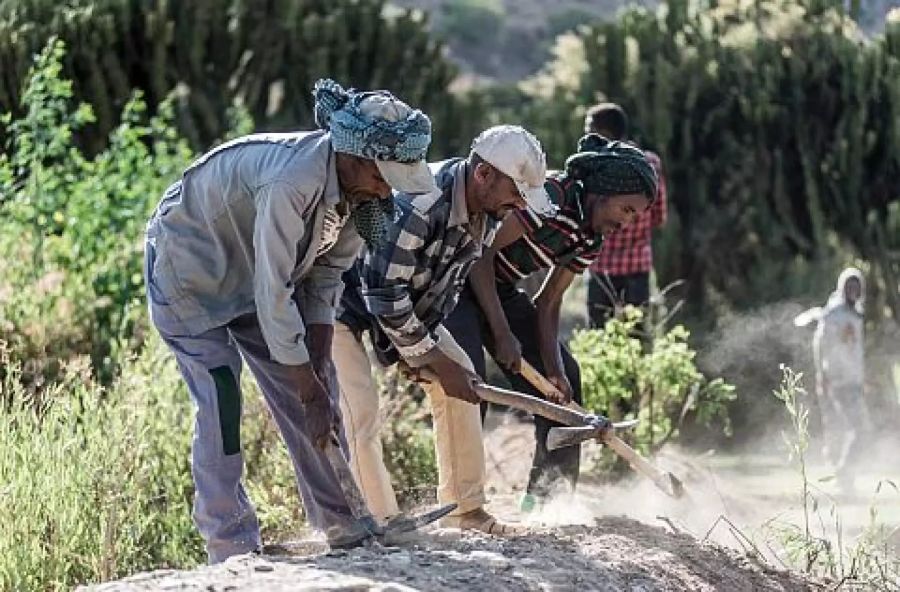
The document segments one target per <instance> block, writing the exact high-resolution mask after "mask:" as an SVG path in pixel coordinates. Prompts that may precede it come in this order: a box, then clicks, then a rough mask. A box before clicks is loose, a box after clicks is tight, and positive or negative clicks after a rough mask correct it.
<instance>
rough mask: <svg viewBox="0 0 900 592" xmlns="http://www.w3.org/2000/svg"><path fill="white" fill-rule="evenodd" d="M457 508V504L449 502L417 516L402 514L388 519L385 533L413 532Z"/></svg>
mask: <svg viewBox="0 0 900 592" xmlns="http://www.w3.org/2000/svg"><path fill="white" fill-rule="evenodd" d="M455 509H456V504H447V505H445V506H440V507H438V508H435V509H433V510H429V511H427V512H423V513H421V514H417V515H415V516H406V515H403V514H401V515H399V516H397V517H395V518H393V519H391V520H390V521H388V523H387V525H386V526H385V527H384V532H385V534H399V533H403V532H411V531H413V530H416V529H418V528H422V527H423V526H427V525H429V524H431V523H432V522H434V521H436V520H440V519H441V518H443V517H444V516H446V515H447V514H449V513H450V512H452V511H453V510H455Z"/></svg>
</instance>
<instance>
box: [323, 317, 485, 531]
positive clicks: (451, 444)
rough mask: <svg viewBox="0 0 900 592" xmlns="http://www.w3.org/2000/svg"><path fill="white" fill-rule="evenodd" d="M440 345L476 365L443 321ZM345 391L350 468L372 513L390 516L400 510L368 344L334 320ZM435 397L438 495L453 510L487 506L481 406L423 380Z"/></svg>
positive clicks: (336, 354)
mask: <svg viewBox="0 0 900 592" xmlns="http://www.w3.org/2000/svg"><path fill="white" fill-rule="evenodd" d="M437 334H438V338H439V341H438V347H440V348H441V350H442V351H443V352H444V353H445V354H447V355H448V356H449V357H450V358H452V359H453V360H454V361H456V362H457V363H458V364H459V365H461V366H463V367H464V368H467V369H469V370H470V371H473V372H474V370H473V369H472V362H471V361H470V360H469V358H468V356H467V355H466V353H465V352H464V351H463V350H462V348H460V347H459V345H457V343H456V341H455V340H454V339H453V337H452V336H451V335H450V333H449V332H448V331H447V330H446V329H444V327H443V326H440V327H438V330H437ZM332 355H333V358H334V365H335V367H336V369H337V375H338V383H339V384H340V390H341V397H340V402H341V413H342V414H343V421H344V432H345V434H346V436H347V442H348V444H349V449H350V467H351V469H352V470H353V474H354V477H356V480H357V483H358V484H359V487H360V489H362V492H363V495H364V496H365V498H366V503H367V504H368V506H369V509H370V510H371V511H372V513H373V514H374V515H375V516H376V517H377V518H380V519H382V520H383V519H385V518H387V517H389V516H393V515H395V514H397V513H398V509H397V499H396V497H395V495H394V491H393V488H392V487H391V481H390V475H389V474H388V472H387V469H386V468H385V466H384V460H383V458H382V452H381V438H380V437H379V428H380V426H381V421H380V414H379V409H378V390H377V388H376V386H375V382H374V381H373V380H372V370H371V365H370V363H369V358H368V356H367V355H366V351H365V347H364V346H363V344H362V342H361V341H360V340H359V339H357V338H356V336H355V335H354V334H353V332H352V331H351V330H350V329H349V328H348V327H347V326H346V325H344V324H343V323H340V322H336V323H335V325H334V343H333V347H332ZM423 388H424V390H425V392H426V394H427V395H428V398H429V401H430V402H431V412H432V416H433V419H434V432H435V445H436V456H437V464H438V488H437V497H438V502H440V503H441V504H449V503H456V504H457V505H458V507H457V509H456V510H455V511H454V512H453V514H462V513H465V512H469V511H471V510H475V509H477V508H480V507H482V506H483V505H484V504H485V501H486V498H485V495H484V483H485V459H484V444H483V442H482V436H481V414H480V411H479V407H478V405H473V404H471V403H466V402H465V401H460V400H459V399H454V398H452V397H448V396H447V395H446V394H444V390H443V389H442V388H441V386H440V384H439V383H437V382H434V383H429V384H426V385H423Z"/></svg>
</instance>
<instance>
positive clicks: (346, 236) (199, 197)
mask: <svg viewBox="0 0 900 592" xmlns="http://www.w3.org/2000/svg"><path fill="white" fill-rule="evenodd" d="M314 95H315V99H316V110H315V111H316V112H315V115H316V122H317V123H318V125H319V126H320V127H321V128H322V129H321V130H319V131H312V132H292V133H282V134H254V135H250V136H246V137H243V138H239V139H237V140H234V141H231V142H228V143H226V144H223V145H222V146H219V147H218V148H216V149H214V150H212V151H211V152H208V153H207V154H205V155H203V156H202V157H200V158H199V159H198V160H197V161H196V162H195V163H194V164H192V165H191V166H190V167H189V168H188V169H187V170H186V171H185V172H184V174H183V175H182V177H181V179H180V180H179V181H177V182H176V183H175V184H174V185H172V186H171V187H169V189H168V190H167V191H166V193H165V195H164V196H163V199H162V201H161V202H160V204H159V206H158V207H157V209H156V212H155V213H154V214H153V217H152V218H151V220H150V222H149V224H148V226H147V236H146V265H145V275H146V284H147V297H148V301H149V309H150V318H151V320H152V321H153V323H154V325H155V326H156V328H157V329H158V331H159V333H160V335H161V336H162V338H163V340H164V341H165V342H166V344H167V345H168V346H169V347H170V349H171V350H172V352H173V353H174V355H175V358H176V360H177V362H178V368H179V370H180V371H181V373H182V375H183V377H184V379H185V381H186V383H187V385H188V390H189V391H190V394H191V398H192V399H193V401H194V403H195V405H196V421H195V425H194V440H193V446H192V472H193V477H194V484H195V488H196V494H195V500H194V513H193V516H194V521H195V523H196V524H197V528H198V529H199V530H200V534H201V535H202V536H203V538H204V540H205V542H206V550H207V553H208V556H209V561H210V562H212V563H216V562H220V561H223V560H225V559H226V558H228V557H229V556H231V555H235V554H239V553H246V552H249V551H253V550H255V549H257V548H258V547H259V545H260V536H259V524H258V521H257V518H256V513H255V511H254V508H253V506H252V504H251V502H250V500H249V499H248V497H247V494H246V491H245V489H244V487H243V485H242V483H241V473H242V470H243V457H242V454H241V440H240V421H241V393H240V373H241V369H242V366H243V363H242V358H243V361H244V362H246V363H247V366H248V367H249V368H250V370H251V372H252V373H253V375H254V376H255V378H256V380H257V383H258V384H259V387H260V390H261V391H262V393H263V396H264V397H265V400H266V402H267V403H268V405H269V408H270V409H271V411H272V415H273V416H274V418H275V421H276V423H277V424H278V427H279V429H280V430H281V433H282V436H283V437H284V441H285V443H286V445H287V448H288V452H289V453H290V456H291V460H292V461H293V464H294V469H295V471H296V475H297V480H298V486H299V490H300V494H301V496H302V498H303V503H304V506H305V509H306V514H307V516H308V518H309V522H310V524H312V525H313V526H314V527H317V528H319V529H321V530H323V531H324V532H325V535H326V537H327V540H328V542H329V543H330V544H331V545H333V546H353V545H358V544H362V542H363V541H364V540H366V539H367V538H368V537H370V536H371V535H370V534H369V532H368V531H367V530H366V529H365V528H364V526H363V525H362V524H360V523H359V521H357V520H356V519H355V518H354V517H353V515H352V513H351V510H350V507H349V506H348V503H347V500H346V499H345V497H344V494H343V492H342V490H341V488H340V486H339V483H338V481H337V478H336V476H335V474H334V471H333V470H332V469H331V466H330V465H329V463H328V461H327V458H326V457H325V455H324V451H323V446H324V443H325V442H326V441H327V440H328V439H329V438H331V437H332V436H333V434H335V433H336V431H338V430H336V426H337V413H336V412H335V409H336V408H337V404H338V403H337V392H335V391H336V388H335V387H334V384H335V380H334V370H333V365H332V361H331V341H332V335H333V323H334V315H335V310H334V309H335V305H336V304H337V302H338V300H339V298H340V294H341V290H342V287H343V284H342V282H341V274H342V273H343V271H344V270H346V269H347V268H348V267H350V265H351V264H352V262H353V261H354V260H355V258H356V256H357V254H358V252H359V250H360V248H361V247H362V244H363V240H367V241H369V242H373V243H374V242H377V241H378V240H379V238H380V236H382V234H383V226H384V223H383V218H384V215H383V214H382V212H384V211H389V210H390V207H388V205H389V204H390V198H391V189H392V188H393V189H397V190H400V191H406V192H410V193H422V192H429V191H431V190H432V189H433V188H434V181H433V178H432V176H431V174H430V172H429V171H428V167H427V166H426V164H425V162H424V160H423V159H424V157H425V152H426V150H427V148H428V144H429V142H430V139H431V123H430V121H429V120H428V117H426V116H425V115H424V114H423V113H422V112H420V111H417V110H414V109H411V108H410V107H408V106H407V105H405V104H404V103H402V102H401V101H399V100H398V99H396V98H394V97H393V96H392V95H391V94H389V93H387V92H377V93H356V92H353V91H349V92H348V91H345V90H344V89H342V88H341V87H340V86H339V85H338V84H336V83H335V82H333V81H330V80H321V81H319V82H318V83H317V84H316V87H315V91H314Z"/></svg>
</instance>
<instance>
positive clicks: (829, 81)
mask: <svg viewBox="0 0 900 592" xmlns="http://www.w3.org/2000/svg"><path fill="white" fill-rule="evenodd" d="M842 6H843V4H842V2H840V1H839V0H819V1H801V2H796V1H794V0H762V1H759V2H738V1H737V0H728V1H718V2H712V1H709V2H707V1H702V2H693V1H689V0H670V1H669V2H667V3H666V4H665V5H664V6H663V7H662V9H661V10H660V11H658V12H657V13H651V12H649V11H647V10H644V9H634V10H632V11H630V12H628V13H626V14H625V15H623V16H622V17H621V18H620V19H619V20H618V21H616V22H611V23H604V24H597V25H593V26H590V27H587V28H584V29H580V30H579V31H578V32H577V33H575V34H568V35H564V36H562V37H560V38H559V40H558V42H557V47H556V50H555V51H554V54H555V56H556V57H555V59H553V60H551V62H550V63H548V64H547V66H546V67H545V69H544V70H543V71H542V72H541V73H540V74H539V75H538V76H536V77H534V78H533V79H531V80H529V81H527V84H524V85H523V88H524V89H525V92H526V98H525V99H523V101H522V102H521V103H520V105H519V106H518V107H515V108H513V109H512V110H511V112H510V113H509V115H508V117H509V118H514V117H515V118H520V119H522V120H523V121H526V122H527V123H528V125H529V126H530V127H531V128H532V130H533V131H535V133H536V134H537V135H538V136H539V137H540V138H541V139H542V141H543V143H544V145H545V147H546V148H547V150H548V154H549V156H550V159H551V161H553V162H554V163H555V164H557V165H558V164H559V163H561V162H562V160H563V159H564V158H565V155H567V154H569V153H570V152H571V151H572V150H573V149H574V146H575V141H576V139H577V137H578V134H579V133H580V129H581V125H580V123H581V118H582V116H583V113H584V108H585V107H586V106H587V105H589V104H591V103H593V102H595V101H596V100H597V99H598V98H605V99H608V100H613V101H616V102H619V103H621V104H622V105H623V106H624V107H625V108H626V109H627V110H628V111H629V113H630V115H631V117H632V120H633V121H634V122H635V123H636V126H635V129H634V130H633V131H634V132H635V133H634V136H635V137H636V139H638V140H639V141H640V142H641V143H642V145H644V146H647V147H650V148H653V149H655V150H656V151H657V152H659V153H660V154H661V156H662V159H663V163H664V164H665V168H666V173H667V177H668V181H669V188H670V192H671V195H672V200H671V203H670V212H671V222H670V224H669V225H668V226H667V228H666V229H665V230H664V231H663V236H662V237H661V238H662V242H663V243H664V244H665V247H666V248H665V249H661V250H659V251H658V253H659V254H660V255H661V256H660V257H658V258H657V262H656V264H657V265H656V267H657V272H658V274H659V276H660V283H661V284H665V283H668V282H671V281H673V280H675V279H678V278H685V279H689V280H690V281H689V284H688V288H689V294H688V298H687V306H688V307H689V308H690V309H691V312H693V313H695V314H698V315H699V314H701V313H708V311H709V307H710V305H717V304H720V303H721V304H723V305H724V306H726V307H733V308H747V307H750V306H753V305H755V304H757V303H759V302H760V301H773V300H777V299H782V298H787V297H795V296H797V295H799V294H804V293H806V292H807V291H808V290H809V289H810V287H811V286H816V285H821V274H818V273H817V272H818V270H817V269H816V267H815V265H814V264H815V262H816V261H818V260H821V259H827V258H828V257H829V256H830V254H831V253H832V252H833V251H834V250H835V249H846V250H847V251H851V253H846V252H845V253H844V254H843V255H844V258H848V257H850V256H852V254H856V255H858V256H860V257H862V258H863V259H865V260H866V261H868V262H869V263H870V264H871V265H872V277H871V278H870V279H873V280H875V281H873V282H872V283H873V284H874V286H873V288H874V290H875V291H874V293H872V294H870V296H871V299H870V301H869V302H870V305H871V306H870V307H869V308H870V311H871V312H873V313H874V314H875V315H877V316H881V315H882V314H884V311H885V309H886V308H889V309H890V310H891V311H892V315H893V317H894V318H900V295H898V293H897V290H896V286H897V285H898V277H900V259H898V258H897V257H896V256H895V254H896V252H897V248H898V243H897V237H900V208H898V202H900V194H898V187H900V186H898V184H897V182H896V180H897V179H898V178H900V85H898V84H897V80H898V79H900V53H898V50H897V47H898V44H897V41H896V40H897V38H898V31H900V26H898V25H897V24H891V23H888V25H887V29H886V32H885V35H884V36H883V37H880V38H877V39H873V40H864V39H862V38H861V34H860V33H859V31H858V29H857V27H856V26H855V23H854V22H853V21H852V20H850V19H849V17H847V16H846V15H844V14H843V8H842ZM735 269H740V270H742V273H740V274H736V273H735V272H734V270H735ZM835 273H836V271H835ZM784 278H791V281H789V282H785V281H784ZM822 287H823V288H827V286H822Z"/></svg>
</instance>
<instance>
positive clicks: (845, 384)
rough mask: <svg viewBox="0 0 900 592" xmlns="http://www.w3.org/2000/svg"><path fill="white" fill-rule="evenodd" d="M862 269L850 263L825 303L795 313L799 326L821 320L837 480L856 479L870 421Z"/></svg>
mask: <svg viewBox="0 0 900 592" xmlns="http://www.w3.org/2000/svg"><path fill="white" fill-rule="evenodd" d="M864 300H865V281H864V279H863V275H862V272H861V271H859V270H858V269H856V268H855V267H848V268H847V269H845V270H843V271H842V272H841V275H840V277H838V281H837V288H836V289H835V291H834V292H832V294H831V296H830V297H829V298H828V302H827V303H826V305H825V306H824V307H815V308H812V309H810V310H808V311H806V312H804V313H802V314H800V315H798V316H797V318H796V319H794V324H796V325H797V326H806V325H808V324H810V323H811V322H813V321H816V322H817V325H816V331H815V333H814V334H813V359H814V362H815V367H816V393H817V395H818V403H819V410H820V412H821V417H822V432H823V434H822V435H823V437H824V439H825V449H826V451H827V454H828V456H830V457H831V459H832V461H833V462H834V464H835V466H836V472H837V477H838V484H839V485H840V486H841V487H842V488H843V489H845V490H848V491H850V490H852V489H853V485H854V478H855V471H854V467H855V466H856V465H857V463H858V462H859V460H860V446H861V445H862V444H863V438H862V437H861V436H860V434H865V433H867V432H868V431H869V430H870V429H871V427H872V423H871V418H870V416H869V411H868V407H867V405H866V400H865V398H864V396H863V385H864V382H865V360H864V337H865V335H864V323H863V302H864Z"/></svg>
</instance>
